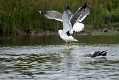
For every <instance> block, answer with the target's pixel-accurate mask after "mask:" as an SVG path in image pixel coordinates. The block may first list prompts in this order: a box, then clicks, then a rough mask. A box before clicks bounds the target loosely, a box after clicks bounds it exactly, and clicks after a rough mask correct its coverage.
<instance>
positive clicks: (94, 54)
mask: <svg viewBox="0 0 119 80" xmlns="http://www.w3.org/2000/svg"><path fill="white" fill-rule="evenodd" d="M85 56H86V57H92V58H94V57H97V56H107V50H105V51H95V52H94V53H93V54H87V55H85Z"/></svg>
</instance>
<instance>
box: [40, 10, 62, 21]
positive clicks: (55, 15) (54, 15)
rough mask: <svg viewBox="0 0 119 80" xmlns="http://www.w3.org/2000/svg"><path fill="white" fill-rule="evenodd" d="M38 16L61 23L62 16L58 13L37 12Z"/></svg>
mask: <svg viewBox="0 0 119 80" xmlns="http://www.w3.org/2000/svg"><path fill="white" fill-rule="evenodd" d="M39 13H40V14H43V15H45V16H46V17H47V18H48V19H55V20H57V21H62V14H61V13H60V12H58V11H44V12H42V11H39Z"/></svg>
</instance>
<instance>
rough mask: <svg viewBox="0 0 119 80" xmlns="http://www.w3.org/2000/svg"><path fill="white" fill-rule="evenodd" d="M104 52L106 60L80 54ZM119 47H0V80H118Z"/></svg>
mask: <svg viewBox="0 0 119 80" xmlns="http://www.w3.org/2000/svg"><path fill="white" fill-rule="evenodd" d="M96 50H108V56H107V57H97V58H89V57H84V56H83V55H85V54H88V53H92V52H94V51H96ZM118 56H119V45H111V44H110V45H78V44H76V45H72V48H71V49H65V48H64V45H46V46H13V47H0V80H103V79H106V80H118V79H119V58H118Z"/></svg>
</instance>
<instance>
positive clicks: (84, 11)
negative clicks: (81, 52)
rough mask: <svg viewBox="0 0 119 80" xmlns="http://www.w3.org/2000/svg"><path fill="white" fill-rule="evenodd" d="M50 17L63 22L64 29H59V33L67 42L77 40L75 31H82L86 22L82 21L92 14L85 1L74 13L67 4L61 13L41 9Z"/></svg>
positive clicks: (42, 12) (41, 12)
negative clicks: (74, 34)
mask: <svg viewBox="0 0 119 80" xmlns="http://www.w3.org/2000/svg"><path fill="white" fill-rule="evenodd" d="M39 13H40V14H43V15H44V16H45V17H47V18H48V19H55V20H57V21H60V22H62V23H63V29H60V30H58V34H59V36H60V38H61V39H62V40H64V41H65V42H66V43H70V42H73V41H74V42H77V41H78V40H77V39H75V38H74V37H73V36H72V35H73V33H74V32H80V31H82V30H83V29H84V24H83V23H82V22H83V21H84V19H85V18H86V17H87V16H88V15H89V14H90V8H89V6H88V5H87V4H86V3H85V4H84V5H83V6H81V7H80V8H78V9H77V11H76V12H75V13H74V14H73V13H72V12H71V10H70V8H69V6H66V7H65V8H64V12H63V13H60V12H58V11H54V10H51V11H39Z"/></svg>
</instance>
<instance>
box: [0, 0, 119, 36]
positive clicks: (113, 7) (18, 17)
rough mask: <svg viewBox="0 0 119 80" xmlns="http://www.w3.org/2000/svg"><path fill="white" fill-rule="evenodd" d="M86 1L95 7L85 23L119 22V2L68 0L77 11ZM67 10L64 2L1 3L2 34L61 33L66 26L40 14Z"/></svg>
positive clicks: (28, 0) (21, 0) (23, 0)
mask: <svg viewBox="0 0 119 80" xmlns="http://www.w3.org/2000/svg"><path fill="white" fill-rule="evenodd" d="M85 2H87V3H88V5H89V6H90V7H91V15H90V16H89V17H88V18H87V19H86V21H85V23H87V24H90V25H93V26H92V27H94V26H104V25H108V24H114V23H118V22H119V0H68V1H67V4H68V5H70V6H71V9H72V12H74V11H75V10H76V9H77V8H78V7H79V6H81V5H82V4H83V3H85ZM49 3H50V4H49ZM63 8H64V0H0V34H1V35H16V34H20V33H31V32H41V31H54V30H57V28H60V26H62V24H60V23H59V22H55V23H54V20H47V19H46V18H45V17H43V16H42V15H40V14H39V13H38V11H39V10H41V9H47V10H51V9H54V10H58V11H60V12H63Z"/></svg>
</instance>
